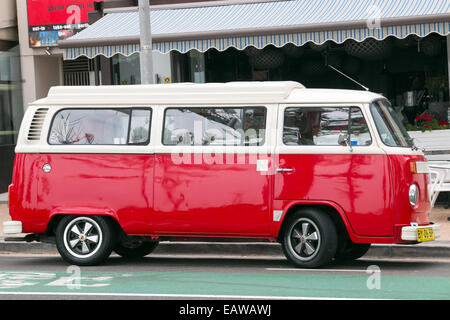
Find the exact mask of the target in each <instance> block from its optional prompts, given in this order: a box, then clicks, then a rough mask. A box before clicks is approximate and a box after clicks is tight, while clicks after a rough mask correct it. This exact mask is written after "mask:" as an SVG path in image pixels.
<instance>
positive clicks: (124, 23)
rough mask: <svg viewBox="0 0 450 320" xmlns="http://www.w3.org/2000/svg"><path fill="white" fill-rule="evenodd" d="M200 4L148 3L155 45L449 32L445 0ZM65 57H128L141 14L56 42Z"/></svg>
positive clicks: (117, 15) (112, 17)
mask: <svg viewBox="0 0 450 320" xmlns="http://www.w3.org/2000/svg"><path fill="white" fill-rule="evenodd" d="M211 4H215V5H207V6H202V7H195V5H193V7H189V8H177V7H172V8H163V9H158V10H152V12H151V29H152V37H153V48H154V50H158V51H160V52H161V53H167V52H169V51H171V50H177V51H179V52H182V53H185V52H187V51H189V50H192V49H196V50H198V51H201V52H204V51H206V50H208V49H210V48H216V49H217V50H219V51H223V50H226V49H228V48H230V47H235V48H237V49H240V50H242V49H244V48H246V47H248V46H254V47H256V48H259V49H261V48H263V47H265V46H267V45H269V44H271V45H275V46H277V47H281V46H283V45H285V44H287V43H293V44H295V45H298V46H301V45H303V44H305V43H307V42H313V43H315V44H322V43H324V42H325V41H328V40H331V41H334V42H336V43H342V42H344V41H345V40H347V39H354V40H356V41H363V40H365V39H367V38H375V39H378V40H382V39H385V38H386V37H388V36H395V37H397V38H400V39H403V38H405V37H407V36H408V35H411V34H415V35H417V36H419V37H424V36H426V35H428V34H430V33H433V32H434V33H438V34H441V35H447V34H449V33H450V31H449V30H450V1H448V0H373V1H367V0H308V1H305V0H292V1H270V0H266V1H261V0H260V1H258V0H256V1H255V0H254V1H253V2H251V3H249V2H245V1H237V0H230V1H222V2H220V4H217V3H214V2H212V3H211ZM60 47H62V48H65V56H64V58H65V59H75V58H77V57H79V56H87V57H89V58H93V57H95V56H97V55H104V56H106V57H111V56H113V55H115V54H118V53H120V54H122V55H126V56H129V55H131V54H133V53H135V52H138V51H139V50H140V48H139V13H138V11H137V10H134V11H131V12H111V13H108V14H106V15H105V16H104V17H103V18H101V19H100V20H98V21H97V22H95V23H94V24H92V25H91V26H89V27H88V28H86V29H85V30H83V31H81V32H80V33H78V34H76V35H74V36H72V37H71V38H69V39H67V40H64V41H61V42H60Z"/></svg>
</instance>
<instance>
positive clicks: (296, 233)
mask: <svg viewBox="0 0 450 320" xmlns="http://www.w3.org/2000/svg"><path fill="white" fill-rule="evenodd" d="M289 240H290V247H291V248H292V250H293V252H294V254H295V255H296V256H297V257H298V258H299V259H301V260H310V259H312V258H313V257H314V256H315V255H316V254H317V252H318V250H319V247H320V243H321V241H320V240H321V239H320V233H319V229H318V228H317V226H316V224H315V223H314V222H313V221H311V220H310V219H307V218H300V219H299V220H297V222H296V223H294V224H293V227H292V228H291V230H290V237H289Z"/></svg>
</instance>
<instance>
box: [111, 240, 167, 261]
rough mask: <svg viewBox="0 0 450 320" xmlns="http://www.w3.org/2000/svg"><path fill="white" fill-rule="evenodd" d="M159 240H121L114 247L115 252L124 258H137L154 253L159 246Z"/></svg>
mask: <svg viewBox="0 0 450 320" xmlns="http://www.w3.org/2000/svg"><path fill="white" fill-rule="evenodd" d="M158 244H159V242H158V241H141V240H133V239H127V240H125V241H122V242H119V243H117V244H116V247H115V248H114V252H115V253H117V254H118V255H120V256H121V257H123V258H128V259H136V258H142V257H145V256H146V255H148V254H150V253H152V252H153V251H154V250H155V249H156V247H157V246H158Z"/></svg>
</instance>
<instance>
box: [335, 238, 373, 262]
mask: <svg viewBox="0 0 450 320" xmlns="http://www.w3.org/2000/svg"><path fill="white" fill-rule="evenodd" d="M369 249H370V243H354V242H351V241H350V240H349V241H348V242H347V243H346V244H345V246H344V248H342V249H341V250H338V252H337V253H336V257H335V259H336V260H338V261H352V260H356V259H359V258H361V257H362V256H363V255H365V254H366V253H367V251H369Z"/></svg>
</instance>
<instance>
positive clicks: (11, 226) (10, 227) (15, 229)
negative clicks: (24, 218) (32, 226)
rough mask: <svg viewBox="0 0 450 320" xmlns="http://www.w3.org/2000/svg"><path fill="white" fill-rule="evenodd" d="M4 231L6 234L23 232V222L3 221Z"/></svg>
mask: <svg viewBox="0 0 450 320" xmlns="http://www.w3.org/2000/svg"><path fill="white" fill-rule="evenodd" d="M3 233H4V234H14V233H22V222H20V221H5V222H3Z"/></svg>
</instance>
